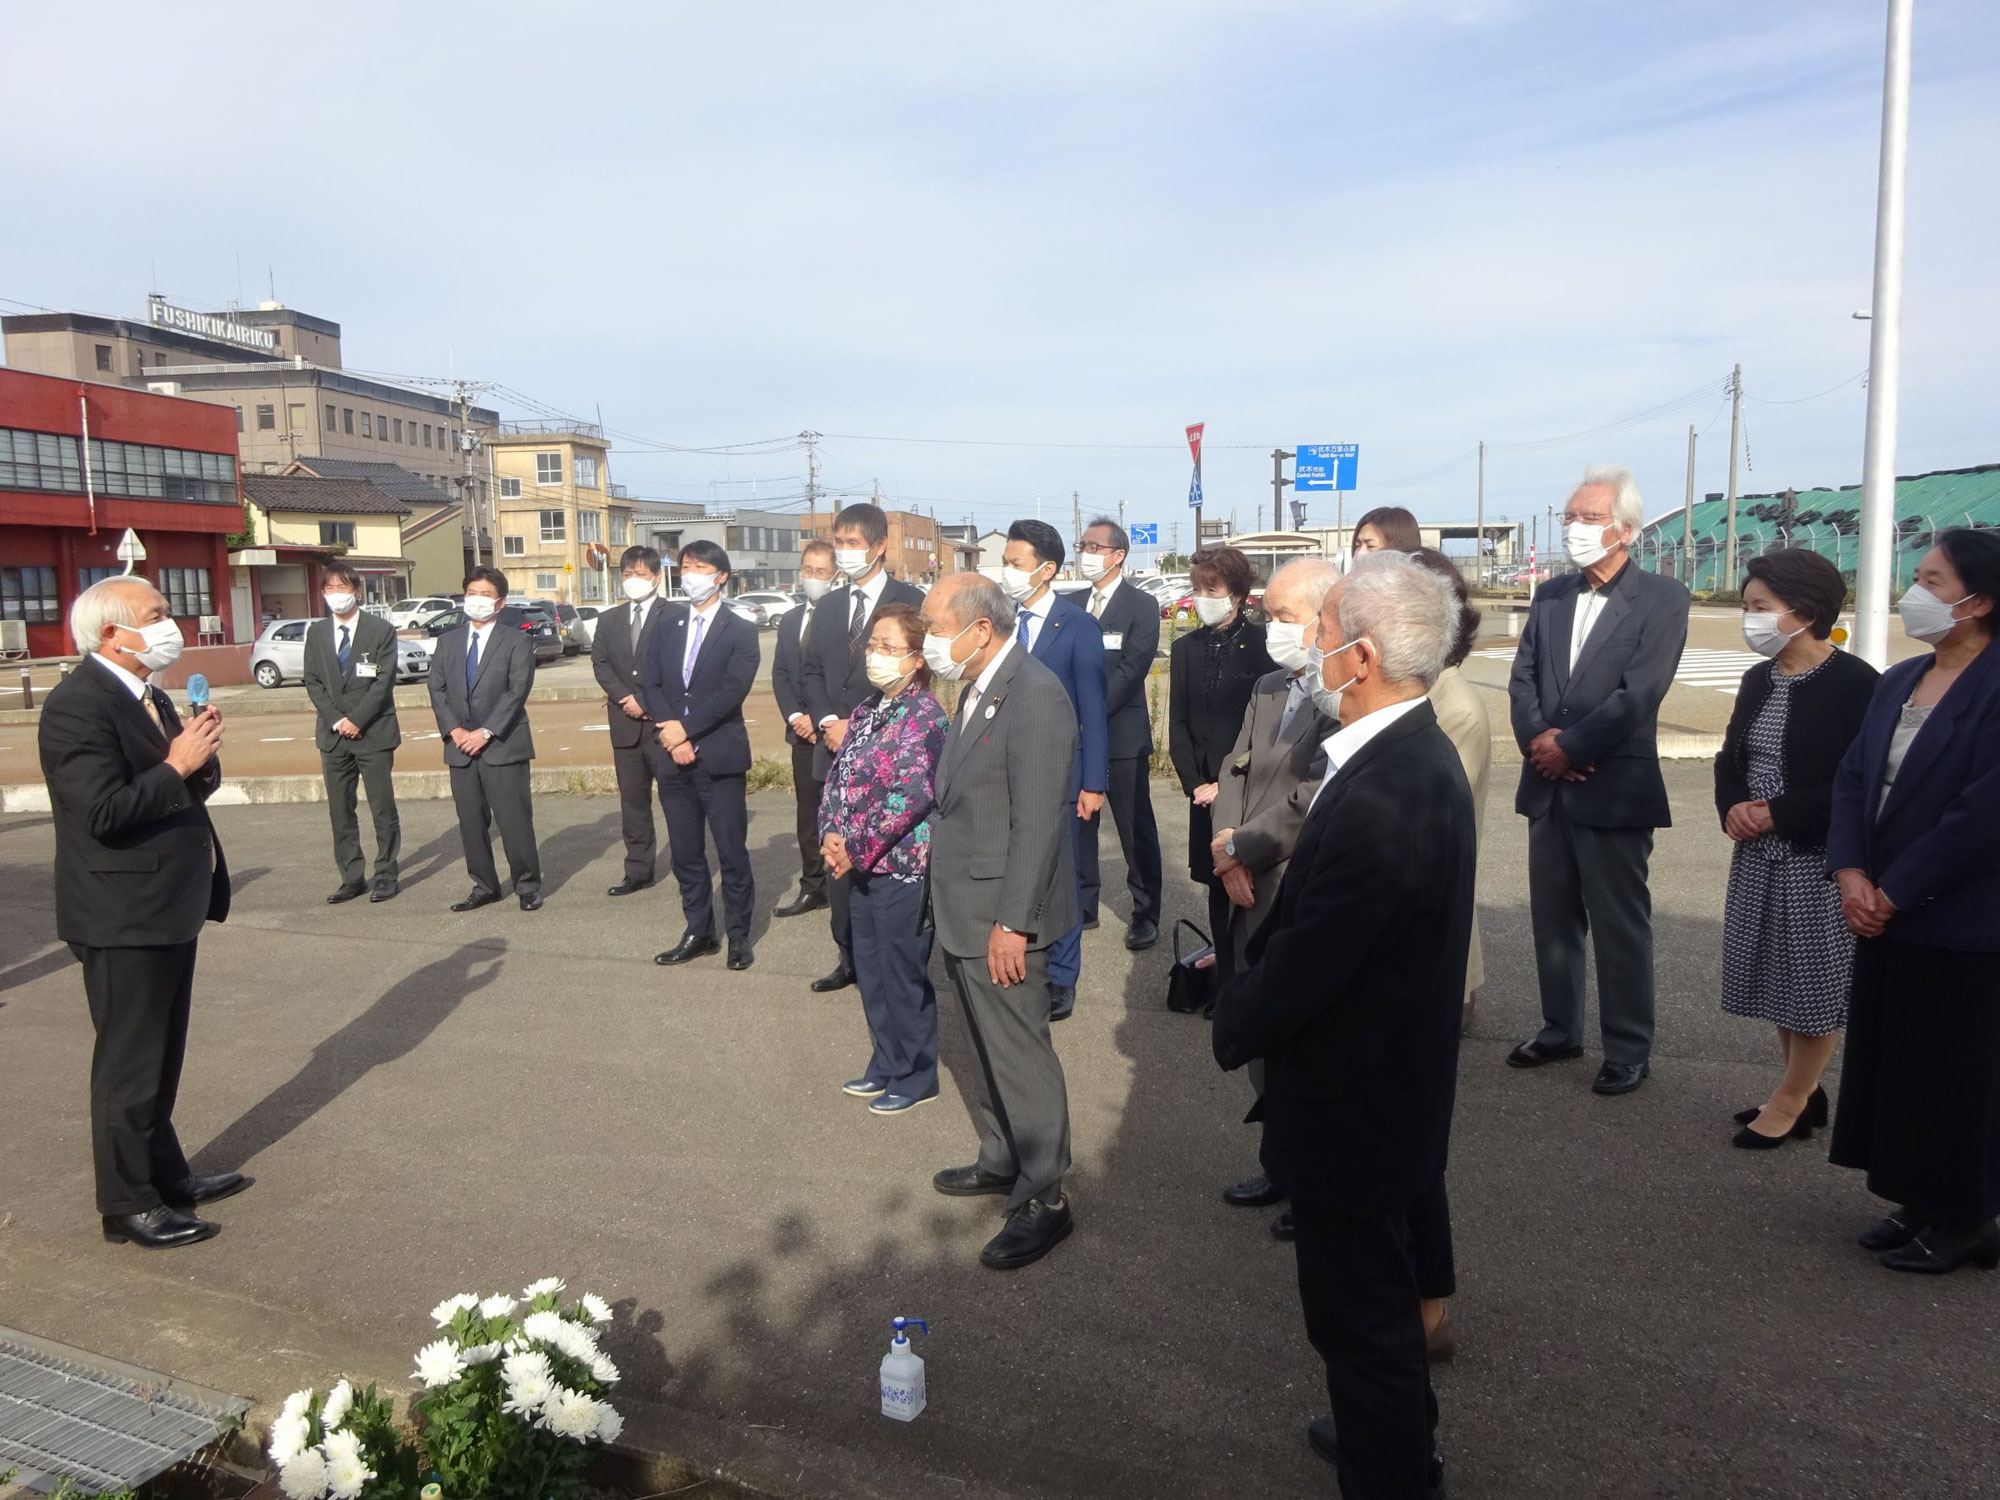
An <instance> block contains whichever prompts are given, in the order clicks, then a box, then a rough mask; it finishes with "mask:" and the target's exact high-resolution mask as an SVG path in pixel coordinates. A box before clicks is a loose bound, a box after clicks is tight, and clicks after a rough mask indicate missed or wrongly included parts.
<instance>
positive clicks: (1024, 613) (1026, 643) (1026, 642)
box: [1019, 605, 1035, 651]
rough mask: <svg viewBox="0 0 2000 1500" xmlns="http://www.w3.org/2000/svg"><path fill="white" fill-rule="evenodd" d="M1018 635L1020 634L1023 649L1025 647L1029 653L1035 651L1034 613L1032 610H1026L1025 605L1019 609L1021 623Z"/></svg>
mask: <svg viewBox="0 0 2000 1500" xmlns="http://www.w3.org/2000/svg"><path fill="white" fill-rule="evenodd" d="M1019 633H1020V636H1021V644H1022V646H1023V647H1025V648H1026V649H1028V650H1030V651H1032V650H1034V649H1035V612H1034V611H1033V610H1031V609H1029V608H1028V607H1027V606H1026V605H1023V606H1022V607H1021V623H1020V626H1019Z"/></svg>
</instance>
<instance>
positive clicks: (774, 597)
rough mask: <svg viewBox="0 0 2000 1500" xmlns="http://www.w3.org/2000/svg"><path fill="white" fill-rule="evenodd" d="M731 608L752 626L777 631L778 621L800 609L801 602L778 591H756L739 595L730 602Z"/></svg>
mask: <svg viewBox="0 0 2000 1500" xmlns="http://www.w3.org/2000/svg"><path fill="white" fill-rule="evenodd" d="M729 607H730V608H731V609H733V610H735V611H736V613H738V614H739V615H741V616H743V618H744V619H746V620H748V621H750V623H751V624H753V625H758V626H763V627H766V628H768V629H772V630H775V629H777V627H778V621H780V620H782V619H784V617H785V616H786V615H787V614H789V613H791V612H792V611H793V610H795V609H797V608H798V607H799V601H798V600H796V599H794V598H793V597H792V596H791V595H790V594H784V593H780V592H778V591H777V590H776V589H756V590H752V591H751V592H750V593H747V594H738V595H737V596H736V597H735V598H734V599H731V600H730V601H729Z"/></svg>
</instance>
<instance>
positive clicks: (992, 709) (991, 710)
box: [986, 703, 1000, 719]
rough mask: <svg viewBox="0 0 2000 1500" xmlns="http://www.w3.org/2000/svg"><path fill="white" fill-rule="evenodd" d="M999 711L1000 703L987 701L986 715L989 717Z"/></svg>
mask: <svg viewBox="0 0 2000 1500" xmlns="http://www.w3.org/2000/svg"><path fill="white" fill-rule="evenodd" d="M999 711H1000V705H999V704H997V703H989V704H987V705H986V717H987V718H989V719H990V718H992V717H993V716H994V715H995V714H996V713H998V712H999Z"/></svg>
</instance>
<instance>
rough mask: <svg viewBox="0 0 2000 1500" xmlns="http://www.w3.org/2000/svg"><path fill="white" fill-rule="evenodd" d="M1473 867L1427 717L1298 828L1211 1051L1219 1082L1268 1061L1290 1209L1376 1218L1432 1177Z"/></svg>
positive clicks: (1400, 724)
mask: <svg viewBox="0 0 2000 1500" xmlns="http://www.w3.org/2000/svg"><path fill="white" fill-rule="evenodd" d="M1474 860H1475V856H1474V852H1473V820H1472V792H1471V790H1470V789H1469V788H1468V787H1467V786H1466V784H1465V772H1464V771H1463V770H1462V769H1461V768H1460V766H1459V763H1458V753H1457V752H1456V751H1455V750H1453V749H1452V747H1451V741H1450V740H1448V739H1446V738H1445V736H1444V733H1443V731H1441V730H1440V729H1439V728H1438V727H1437V716H1436V715H1435V714H1434V713H1433V712H1432V711H1431V707H1430V705H1429V704H1428V703H1421V704H1419V705H1418V706H1417V707H1416V708H1414V709H1412V710H1410V711H1409V712H1408V713H1406V714H1404V715H1403V716H1402V717H1401V718H1400V719H1398V720H1397V721H1396V722H1395V723H1393V724H1391V725H1389V727H1388V728H1387V729H1385V730H1383V731H1382V732H1381V733H1380V734H1379V735H1377V736H1376V737H1375V738H1374V739H1372V740H1370V741H1369V742H1368V743H1367V744H1365V745H1363V746H1362V747H1361V749H1359V750H1358V751H1356V752H1355V754H1354V756H1353V758H1352V759H1351V760H1349V761H1348V763H1347V764H1346V765H1345V766H1343V767H1342V768H1341V770H1340V772H1339V773H1338V774H1337V775H1336V776H1335V777H1334V778H1333V781H1332V782H1331V783H1330V784H1329V785H1328V786H1327V788H1326V790H1325V791H1324V792H1323V793H1321V794H1320V796H1319V798H1318V800H1317V801H1316V802H1315V803H1314V804H1313V808H1312V811H1311V812H1310V813H1309V814H1308V815H1307V817H1306V821H1305V825H1304V827H1302V828H1301V829H1300V830H1299V840H1298V848H1297V850H1296V852H1295V853H1294V854H1293V855H1292V862H1291V866H1290V868H1289V869H1287V870H1286V871H1285V878H1284V882H1283V884H1282V885H1280V886H1279V888H1278V903H1277V908H1276V910H1275V911H1273V912H1272V914H1271V919H1270V921H1269V922H1267V923H1266V924H1265V925H1264V927H1263V929H1262V930H1261V931H1259V932H1258V933H1257V935H1256V936H1255V937H1254V938H1252V939H1251V940H1250V952H1249V958H1250V962H1251V968H1250V970H1249V971H1248V972H1247V973H1243V974H1239V975H1237V976H1235V977H1234V978H1232V979H1231V980H1230V981H1229V982H1228V983H1227V984H1225V985H1224V986H1223V989H1222V991H1221V993H1220V994H1219V995H1218V996H1217V998H1216V1005H1215V1031H1214V1036H1213V1039H1212V1040H1213V1045H1214V1050H1215V1059H1216V1061H1217V1062H1218V1063H1220V1064H1221V1065H1222V1066H1223V1067H1224V1068H1237V1067H1241V1066H1242V1065H1243V1064H1244V1063H1246V1062H1249V1061H1251V1060H1252V1059H1254V1058H1259V1057H1261V1058H1263V1059H1264V1069H1265V1073H1264V1152H1263V1159H1264V1164H1265V1167H1266V1169H1267V1171H1268V1172H1269V1174H1270V1176H1271V1177H1272V1178H1273V1180H1275V1181H1280V1182H1283V1183H1284V1184H1285V1185H1286V1186H1287V1187H1288V1188H1290V1189H1291V1191H1292V1194H1293V1196H1294V1197H1296V1198H1298V1199H1300V1200H1306V1201H1317V1202H1320V1203H1325V1204H1329V1205H1331V1206H1333V1207H1335V1208H1336V1209H1338V1210H1339V1211H1340V1212H1343V1213H1350V1214H1357V1215H1362V1214H1378V1213H1387V1212H1393V1211H1395V1210H1398V1209H1401V1208H1403V1207H1406V1206H1407V1205H1408V1204H1409V1203H1410V1202H1411V1200H1413V1199H1414V1198H1415V1197H1416V1196H1417V1195H1418V1194H1419V1193H1420V1192H1422V1191H1423V1190H1424V1189H1425V1188H1426V1187H1428V1186H1430V1185H1431V1184H1433V1183H1435V1182H1436V1180H1437V1179H1438V1177H1439V1176H1440V1175H1441V1174H1442V1173H1443V1171H1444V1168H1445V1156H1446V1151H1447V1147H1448V1144H1449V1139H1450V1134H1451V1112H1452V1104H1453V1098H1454V1095H1455V1092H1456V1084H1457V1068H1458V1033H1459V1015H1460V1003H1461V999H1462V990H1463V985H1464V980H1465V952H1466V942H1467V938H1468V936H1469V935H1470V932H1471V928H1472V901H1473V865H1474Z"/></svg>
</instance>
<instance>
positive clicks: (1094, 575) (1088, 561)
mask: <svg viewBox="0 0 2000 1500" xmlns="http://www.w3.org/2000/svg"><path fill="white" fill-rule="evenodd" d="M1110 566H1111V559H1110V558H1108V557H1106V556H1105V555H1104V554H1103V553H1102V552H1085V553H1083V554H1081V555H1080V556H1079V557H1078V558H1077V560H1076V570H1077V572H1079V573H1081V574H1082V575H1083V576H1084V579H1085V581H1086V582H1089V583H1095V582H1097V580H1098V579H1100V578H1102V577H1103V576H1104V570H1105V569H1106V568H1108V567H1110Z"/></svg>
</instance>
